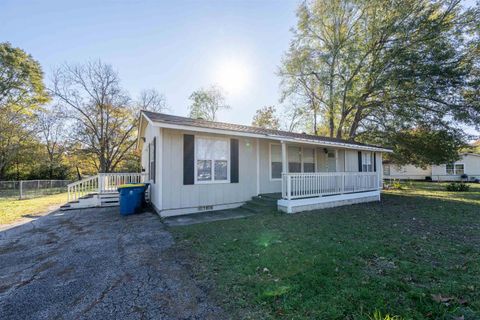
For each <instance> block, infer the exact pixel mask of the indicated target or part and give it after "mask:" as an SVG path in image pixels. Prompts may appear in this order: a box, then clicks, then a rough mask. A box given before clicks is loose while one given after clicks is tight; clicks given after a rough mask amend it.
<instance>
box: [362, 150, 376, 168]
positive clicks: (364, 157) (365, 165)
mask: <svg viewBox="0 0 480 320" xmlns="http://www.w3.org/2000/svg"><path fill="white" fill-rule="evenodd" d="M367 159H368V160H369V161H368V163H367V161H365V160H367ZM373 161H374V160H373V152H371V151H362V172H374V170H373ZM365 168H366V170H365Z"/></svg>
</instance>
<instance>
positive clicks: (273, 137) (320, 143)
mask: <svg viewBox="0 0 480 320" xmlns="http://www.w3.org/2000/svg"><path fill="white" fill-rule="evenodd" d="M142 115H143V114H142ZM143 116H145V117H146V118H147V119H148V120H149V124H151V125H152V126H154V127H160V128H168V129H178V130H186V131H197V132H206V133H216V134H223V135H231V136H240V137H251V138H261V139H271V140H277V141H285V142H296V143H306V144H312V145H318V146H324V147H328V146H337V147H342V148H346V149H353V150H369V151H378V152H387V153H392V152H393V151H392V150H389V149H384V148H377V147H369V146H361V145H355V144H350V143H344V142H331V141H316V140H311V139H307V138H305V139H301V138H289V137H285V136H277V135H267V134H258V133H248V132H240V131H233V130H227V129H212V128H204V127H199V126H188V125H178V124H170V123H163V122H154V121H152V120H150V119H149V118H148V117H147V116H146V115H143Z"/></svg>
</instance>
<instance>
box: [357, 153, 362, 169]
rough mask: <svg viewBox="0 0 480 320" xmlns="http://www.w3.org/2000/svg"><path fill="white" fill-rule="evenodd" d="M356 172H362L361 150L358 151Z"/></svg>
mask: <svg viewBox="0 0 480 320" xmlns="http://www.w3.org/2000/svg"><path fill="white" fill-rule="evenodd" d="M358 172H362V151H358Z"/></svg>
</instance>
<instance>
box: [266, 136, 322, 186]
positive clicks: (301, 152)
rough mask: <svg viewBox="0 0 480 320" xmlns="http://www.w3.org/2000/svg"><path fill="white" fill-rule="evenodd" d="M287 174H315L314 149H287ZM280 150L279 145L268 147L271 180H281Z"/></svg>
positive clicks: (291, 147)
mask: <svg viewBox="0 0 480 320" xmlns="http://www.w3.org/2000/svg"><path fill="white" fill-rule="evenodd" d="M287 158H288V172H292V173H295V172H315V149H314V148H307V147H305V148H304V147H294V146H290V147H288V148H287ZM282 170H283V168H282V148H281V145H278V144H271V145H270V172H271V176H270V177H271V179H280V178H282Z"/></svg>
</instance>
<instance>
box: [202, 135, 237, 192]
mask: <svg viewBox="0 0 480 320" xmlns="http://www.w3.org/2000/svg"><path fill="white" fill-rule="evenodd" d="M195 150H196V151H195V157H196V159H195V163H196V166H195V170H196V174H195V176H196V181H197V182H199V183H207V182H228V180H229V175H228V166H229V142H228V140H225V139H218V138H207V137H196V138H195Z"/></svg>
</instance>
